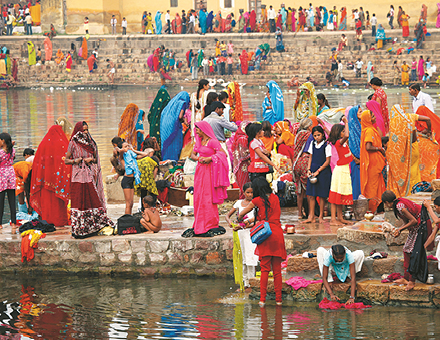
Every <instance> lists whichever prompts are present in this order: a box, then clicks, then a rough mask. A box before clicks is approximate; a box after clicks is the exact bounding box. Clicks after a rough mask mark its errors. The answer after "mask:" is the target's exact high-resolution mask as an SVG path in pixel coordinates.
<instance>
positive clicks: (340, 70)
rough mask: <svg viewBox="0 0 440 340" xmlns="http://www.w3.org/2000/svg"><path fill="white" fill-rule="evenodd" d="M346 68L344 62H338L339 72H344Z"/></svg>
mask: <svg viewBox="0 0 440 340" xmlns="http://www.w3.org/2000/svg"><path fill="white" fill-rule="evenodd" d="M343 70H344V65H343V64H342V63H339V64H338V72H340V73H342V71H343Z"/></svg>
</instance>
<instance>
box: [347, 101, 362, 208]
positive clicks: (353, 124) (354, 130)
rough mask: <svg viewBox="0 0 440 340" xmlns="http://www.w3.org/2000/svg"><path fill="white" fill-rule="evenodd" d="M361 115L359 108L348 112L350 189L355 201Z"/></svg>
mask: <svg viewBox="0 0 440 340" xmlns="http://www.w3.org/2000/svg"><path fill="white" fill-rule="evenodd" d="M361 113H362V111H361V110H360V106H359V105H357V106H353V107H352V108H351V109H350V110H349V111H348V129H349V130H350V136H349V137H348V145H349V147H350V151H351V154H352V155H353V160H352V161H351V163H350V170H351V171H350V172H351V187H352V189H353V199H354V200H357V199H358V198H359V195H360V194H361V168H360V157H361V131H362V127H361V122H360V121H359V116H358V115H360V114H361Z"/></svg>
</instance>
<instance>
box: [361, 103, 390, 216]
mask: <svg viewBox="0 0 440 340" xmlns="http://www.w3.org/2000/svg"><path fill="white" fill-rule="evenodd" d="M361 126H362V132H361V152H360V161H361V164H360V174H361V193H362V195H364V196H365V197H366V198H368V199H370V201H369V203H368V206H369V209H370V211H373V212H374V211H376V209H377V206H378V205H379V202H380V199H381V197H382V194H383V192H384V191H385V181H384V179H383V176H382V170H383V168H384V167H385V165H386V162H385V157H384V156H383V155H382V154H381V153H380V152H379V151H374V152H371V151H367V147H366V146H367V143H368V142H370V143H371V144H372V145H373V146H374V147H377V148H382V139H381V138H380V135H379V132H378V130H377V129H376V128H375V127H374V125H373V123H372V122H371V113H370V111H368V110H366V111H364V112H362V116H361ZM388 149H389V146H388Z"/></svg>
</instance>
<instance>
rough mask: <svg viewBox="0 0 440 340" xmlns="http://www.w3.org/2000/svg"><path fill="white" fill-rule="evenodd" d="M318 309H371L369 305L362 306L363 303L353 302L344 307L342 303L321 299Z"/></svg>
mask: <svg viewBox="0 0 440 340" xmlns="http://www.w3.org/2000/svg"><path fill="white" fill-rule="evenodd" d="M319 308H321V309H331V310H337V309H341V308H345V309H365V308H371V306H370V305H364V304H363V302H355V303H352V304H351V305H346V304H345V303H342V302H337V301H330V300H329V299H327V298H324V299H322V301H321V302H320V303H319Z"/></svg>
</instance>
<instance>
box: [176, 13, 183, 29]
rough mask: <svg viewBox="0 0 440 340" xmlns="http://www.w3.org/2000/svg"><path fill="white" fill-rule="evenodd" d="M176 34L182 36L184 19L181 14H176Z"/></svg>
mask: <svg viewBox="0 0 440 340" xmlns="http://www.w3.org/2000/svg"><path fill="white" fill-rule="evenodd" d="M175 20H176V33H177V34H181V33H182V18H181V17H180V15H179V13H176V19H175Z"/></svg>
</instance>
